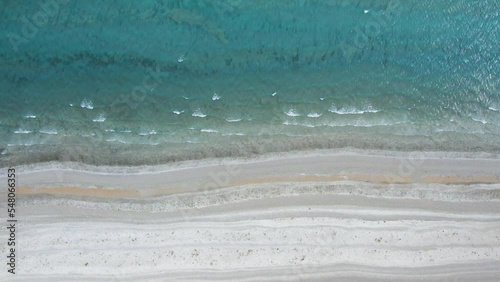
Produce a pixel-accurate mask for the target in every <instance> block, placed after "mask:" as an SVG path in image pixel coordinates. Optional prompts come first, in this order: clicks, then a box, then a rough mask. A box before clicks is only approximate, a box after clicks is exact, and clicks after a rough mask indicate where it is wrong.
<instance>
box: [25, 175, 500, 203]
mask: <svg viewBox="0 0 500 282" xmlns="http://www.w3.org/2000/svg"><path fill="white" fill-rule="evenodd" d="M346 180H347V181H363V182H370V183H378V184H409V183H436V184H472V183H473V184H494V183H500V179H498V178H497V177H495V176H491V175H476V176H469V177H460V176H426V177H422V178H421V181H419V182H415V181H414V179H412V178H410V177H398V178H390V177H388V176H383V175H370V174H351V175H337V176H310V175H309V176H293V177H267V178H257V179H245V178H241V179H236V180H232V181H230V182H229V184H228V185H227V186H225V187H233V186H241V185H248V184H265V183H282V182H283V183H285V182H287V183H289V182H333V181H346ZM192 186H193V187H196V183H193V184H192ZM215 188H219V187H204V186H200V185H198V187H197V188H196V190H198V191H201V190H203V189H206V190H207V191H208V190H214V189H215ZM183 192H185V191H184V190H183V189H182V188H180V187H172V186H170V187H168V186H167V187H164V188H159V189H150V190H137V189H121V188H113V189H110V188H99V189H97V188H85V187H76V186H56V187H39V188H33V187H30V186H22V187H19V188H18V194H20V195H40V194H50V195H75V196H92V197H103V198H143V197H153V196H162V195H172V194H178V193H183Z"/></svg>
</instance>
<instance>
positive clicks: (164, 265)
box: [0, 152, 500, 281]
mask: <svg viewBox="0 0 500 282" xmlns="http://www.w3.org/2000/svg"><path fill="white" fill-rule="evenodd" d="M413 156H415V155H413ZM61 166H62V165H58V167H59V168H58V169H55V170H50V169H41V167H38V168H37V169H33V167H19V168H17V170H18V176H17V177H18V185H19V188H18V214H17V216H18V219H19V223H18V233H17V237H18V241H19V248H18V257H19V263H18V269H17V270H18V275H17V277H16V278H17V279H18V280H25V281H31V280H37V281H39V280H46V281H69V280H76V281H137V280H141V279H142V280H148V281H150V280H152V281H178V280H179V281H207V280H208V281H210V280H235V281H290V280H292V281H294V280H295V281H300V280H302V281H314V280H324V281H331V280H332V279H337V280H349V281H352V280H368V281H379V280H384V281H388V280H393V281H401V280H411V281H414V280H420V281H432V280H435V281H441V280H459V281H460V280H463V281H470V280H482V281H488V280H489V281H498V280H499V279H500V159H498V158H496V157H489V158H470V157H469V158H450V157H434V158H433V157H429V156H425V157H423V155H420V157H418V158H410V157H390V156H387V155H361V154H351V153H346V154H327V153H324V152H317V153H313V154H309V155H288V156H285V157H280V158H267V159H252V160H232V161H221V160H217V161H216V163H213V162H212V163H210V162H204V163H200V164H199V165H196V164H195V163H193V162H191V163H190V164H189V165H186V166H176V167H169V168H162V169H160V170H155V169H153V168H144V169H143V170H144V171H145V172H143V173H133V174H125V173H116V172H117V171H118V170H116V169H115V170H114V173H104V172H103V171H99V172H95V171H94V172H91V171H80V170H74V169H61ZM47 167H49V166H46V168H47ZM52 167H53V166H52ZM96 170H97V169H96ZM146 171H149V172H146ZM0 182H3V183H6V179H5V176H2V177H0ZM2 189H3V191H2V194H1V198H0V199H1V200H2V202H5V199H6V193H5V188H2ZM2 216H5V213H2ZM2 220H3V221H4V222H5V220H6V218H5V217H3V218H2ZM3 251H4V252H6V246H5V245H4V247H3ZM5 274H6V272H5V271H4V272H3V274H1V277H7V276H5ZM1 277H0V278H1Z"/></svg>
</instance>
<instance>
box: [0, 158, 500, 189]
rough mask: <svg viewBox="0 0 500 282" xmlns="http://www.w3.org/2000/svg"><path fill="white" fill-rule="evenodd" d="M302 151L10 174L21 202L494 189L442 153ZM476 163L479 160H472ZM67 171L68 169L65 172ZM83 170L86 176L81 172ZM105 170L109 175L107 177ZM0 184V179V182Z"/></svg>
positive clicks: (475, 168)
mask: <svg viewBox="0 0 500 282" xmlns="http://www.w3.org/2000/svg"><path fill="white" fill-rule="evenodd" d="M370 153H371V154H369V153H367V152H360V151H331V150H329V151H309V152H299V153H295V154H294V153H290V154H281V155H268V156H260V157H258V158H247V159H211V160H201V161H188V162H179V163H175V164H171V165H160V166H142V167H92V166H82V165H79V164H75V163H73V164H69V165H68V166H67V167H65V166H66V165H65V164H64V163H48V164H41V165H35V166H21V167H18V168H16V171H17V173H18V174H19V175H20V176H21V178H20V180H19V184H18V185H19V193H21V194H32V195H34V194H54V195H57V194H61V195H80V196H83V195H87V196H95V197H114V196H117V197H120V196H123V197H132V198H149V197H156V196H162V195H170V194H182V193H191V192H198V191H210V190H215V189H219V188H227V187H233V186H242V185H253V184H269V183H307V182H325V183H328V182H341V181H354V182H367V183H373V184H412V183H421V184H496V183H500V171H498V169H497V168H498V167H500V158H498V156H496V155H492V154H484V153H483V154H480V155H479V156H476V157H473V156H472V155H470V154H469V155H464V154H462V155H459V156H460V157H457V154H456V153H455V154H454V155H453V154H450V153H443V152H413V153H412V152H408V153H399V154H398V155H397V156H391V155H390V154H391V152H387V151H381V152H378V154H373V152H370ZM479 157H480V158H479ZM71 165H73V168H71ZM82 168H86V169H82ZM110 168H111V169H112V170H111V171H110ZM2 178H5V176H0V181H1V180H2Z"/></svg>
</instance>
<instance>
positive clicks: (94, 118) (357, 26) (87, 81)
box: [0, 0, 500, 165]
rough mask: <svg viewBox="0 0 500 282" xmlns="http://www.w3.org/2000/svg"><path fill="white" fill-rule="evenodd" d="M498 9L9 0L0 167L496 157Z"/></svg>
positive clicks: (444, 4)
mask: <svg viewBox="0 0 500 282" xmlns="http://www.w3.org/2000/svg"><path fill="white" fill-rule="evenodd" d="M499 8H500V2H499V1H496V0H495V1H493V0H486V1H383V0H380V1H347V0H346V1H334V0H330V1H326V0H325V1H307V0H302V1H237V0H233V1H141V3H135V2H132V1H130V2H129V1H71V0H68V1H63V0H59V1H55V0H54V1H23V2H22V3H20V2H18V1H3V2H2V9H1V10H0V16H1V17H0V26H1V29H0V37H1V38H2V40H1V41H0V61H1V64H0V74H1V75H0V98H1V100H2V107H1V110H0V117H1V119H0V150H1V155H0V164H1V165H7V164H20V163H31V162H42V161H79V162H85V163H93V164H112V165H138V164H156V163H164V162H170V161H176V160H184V159H200V158H207V157H226V156H231V157H235V156H248V155H255V154H262V153H267V152H285V151H291V150H308V149H318V148H321V149H325V148H358V149H384V150H404V151H409V150H431V151H433V150H440V151H465V152H476V151H477V152H499V151H500V79H499V78H500V48H499V47H498V46H500V44H499V43H500V12H499V11H500V9H499Z"/></svg>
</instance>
